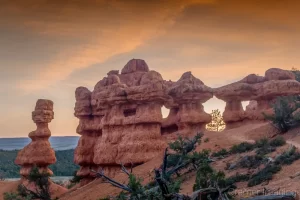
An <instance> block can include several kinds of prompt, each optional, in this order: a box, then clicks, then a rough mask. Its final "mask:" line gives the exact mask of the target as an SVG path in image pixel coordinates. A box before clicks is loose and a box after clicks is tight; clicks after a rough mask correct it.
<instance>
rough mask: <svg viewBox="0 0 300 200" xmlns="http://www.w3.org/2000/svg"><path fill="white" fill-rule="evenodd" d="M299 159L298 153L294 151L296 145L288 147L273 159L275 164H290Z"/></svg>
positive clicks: (299, 154)
mask: <svg viewBox="0 0 300 200" xmlns="http://www.w3.org/2000/svg"><path fill="white" fill-rule="evenodd" d="M299 159H300V153H299V152H297V151H296V147H294V146H293V147H292V148H290V149H289V150H288V151H286V152H284V153H282V154H281V155H280V156H278V157H277V158H276V159H275V164H277V165H290V164H292V163H293V162H294V161H296V160H299Z"/></svg>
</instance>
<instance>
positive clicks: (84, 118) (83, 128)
mask: <svg viewBox="0 0 300 200" xmlns="http://www.w3.org/2000/svg"><path fill="white" fill-rule="evenodd" d="M91 94H92V93H91V92H90V91H89V90H88V89H87V88H85V87H79V88H77V89H76V91H75V98H76V104H75V116H76V117H77V118H78V119H79V125H78V127H77V129H76V132H77V133H78V134H80V135H81V137H80V139H79V141H78V145H77V147H76V149H75V156H74V162H75V163H76V164H78V165H80V169H79V171H78V172H77V175H78V176H81V177H82V183H83V184H85V183H87V182H89V181H90V180H93V174H92V173H91V170H97V166H96V165H95V163H94V161H93V159H94V146H95V143H96V141H97V140H98V138H99V137H101V135H102V125H101V119H102V117H103V115H102V114H101V113H96V112H95V114H94V115H92V106H91Z"/></svg>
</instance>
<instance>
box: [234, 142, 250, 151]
mask: <svg viewBox="0 0 300 200" xmlns="http://www.w3.org/2000/svg"><path fill="white" fill-rule="evenodd" d="M253 149H255V144H251V143H249V142H242V143H240V144H236V145H233V146H232V147H231V148H230V153H244V152H247V151H252V150H253Z"/></svg>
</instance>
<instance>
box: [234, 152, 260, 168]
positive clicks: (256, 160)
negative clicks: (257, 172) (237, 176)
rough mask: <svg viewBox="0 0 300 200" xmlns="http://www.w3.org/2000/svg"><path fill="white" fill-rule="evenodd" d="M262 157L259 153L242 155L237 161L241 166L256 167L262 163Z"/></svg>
mask: <svg viewBox="0 0 300 200" xmlns="http://www.w3.org/2000/svg"><path fill="white" fill-rule="evenodd" d="M262 161H263V157H262V156H260V155H253V156H244V157H243V158H242V159H241V160H240V161H239V162H238V165H239V166H240V167H242V168H248V169H251V168H257V167H259V165H260V164H261V163H262Z"/></svg>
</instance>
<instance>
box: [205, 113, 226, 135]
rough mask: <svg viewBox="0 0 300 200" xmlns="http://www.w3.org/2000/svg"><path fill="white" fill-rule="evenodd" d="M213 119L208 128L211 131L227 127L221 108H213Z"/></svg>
mask: <svg viewBox="0 0 300 200" xmlns="http://www.w3.org/2000/svg"><path fill="white" fill-rule="evenodd" d="M211 117H212V120H211V122H210V123H209V124H207V126H206V128H207V130H210V131H222V130H224V128H225V123H224V121H223V117H222V114H221V112H220V110H219V109H216V110H212V112H211Z"/></svg>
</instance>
